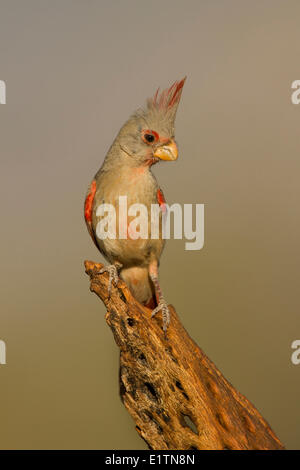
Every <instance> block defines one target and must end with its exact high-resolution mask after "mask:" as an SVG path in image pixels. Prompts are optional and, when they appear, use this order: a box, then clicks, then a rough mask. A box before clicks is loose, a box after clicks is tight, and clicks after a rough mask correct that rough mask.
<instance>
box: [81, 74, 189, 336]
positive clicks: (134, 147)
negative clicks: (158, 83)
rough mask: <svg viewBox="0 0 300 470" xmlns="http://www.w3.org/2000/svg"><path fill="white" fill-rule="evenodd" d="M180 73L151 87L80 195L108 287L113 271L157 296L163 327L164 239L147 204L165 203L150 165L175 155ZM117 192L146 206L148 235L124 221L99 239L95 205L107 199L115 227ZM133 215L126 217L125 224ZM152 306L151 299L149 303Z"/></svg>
mask: <svg viewBox="0 0 300 470" xmlns="http://www.w3.org/2000/svg"><path fill="white" fill-rule="evenodd" d="M184 82H185V78H184V79H183V80H181V81H179V82H175V83H174V84H173V85H172V86H171V87H170V88H168V89H166V90H164V91H162V92H161V93H159V90H157V92H156V93H155V95H154V97H153V98H152V99H148V100H147V107H146V108H145V109H140V110H138V111H136V112H135V113H134V114H133V115H132V116H131V117H130V118H129V119H128V121H127V122H126V123H125V124H124V126H123V127H122V128H121V130H120V131H119V133H118V135H117V137H116V139H115V140H114V142H113V144H112V146H111V148H110V149H109V151H108V153H107V155H106V158H105V160H104V162H103V165H102V167H101V168H100V170H99V171H98V172H97V174H96V175H95V178H94V179H93V181H92V183H91V185H90V187H89V190H88V194H87V196H86V199H85V213H84V215H85V221H86V224H87V227H88V230H89V233H90V235H91V237H92V239H93V240H94V242H95V244H96V246H97V248H98V249H99V250H100V252H101V253H102V254H103V255H104V257H105V258H106V259H107V260H108V261H109V263H110V265H109V266H107V267H105V268H103V269H102V270H101V272H104V271H108V273H109V292H110V289H111V285H112V282H114V283H117V281H118V272H119V273H120V276H121V278H122V279H123V280H124V281H125V282H126V284H127V285H128V287H129V289H130V291H131V292H132V294H133V295H134V297H135V298H136V299H137V300H138V301H140V302H141V303H143V304H145V305H148V306H150V305H151V300H152V299H153V298H154V294H155V298H156V308H155V309H154V310H153V312H152V315H155V314H156V313H158V312H159V311H161V312H162V318H163V328H164V331H166V329H167V327H168V324H169V322H170V314H169V309H168V306H167V304H166V302H165V299H164V297H163V295H162V291H161V289H160V286H159V282H158V265H159V258H160V256H161V253H162V250H163V247H164V240H163V238H162V231H161V228H160V230H159V237H158V239H151V233H150V227H151V222H150V215H151V204H157V203H158V204H159V205H160V207H161V209H162V210H163V208H164V203H165V201H164V197H163V193H162V191H161V190H160V188H159V186H158V184H157V181H156V178H155V177H154V175H153V173H152V171H151V167H152V165H153V164H155V163H157V162H158V161H160V160H168V161H173V160H176V159H177V156H178V150H177V145H176V143H175V140H174V121H175V115H176V111H177V107H178V103H179V101H180V97H181V93H182V87H183V85H184ZM119 196H127V205H128V207H130V205H131V204H135V203H141V204H144V205H145V206H146V207H147V209H148V217H149V220H148V222H149V224H148V227H149V237H148V239H142V238H138V239H132V238H131V236H130V233H128V232H129V231H128V227H126V233H127V235H128V236H127V238H126V239H124V238H122V239H120V238H119V231H117V237H116V239H109V238H106V239H102V238H99V236H97V230H96V228H97V224H98V223H99V221H100V220H101V216H99V215H97V208H98V207H99V205H101V204H104V203H105V204H112V205H113V206H114V208H115V211H116V221H117V224H116V225H117V227H119V225H118V223H119V212H120V208H119V202H118V201H119ZM131 220H132V217H131V218H130V217H128V224H129V223H130V221H131ZM154 306H155V303H154Z"/></svg>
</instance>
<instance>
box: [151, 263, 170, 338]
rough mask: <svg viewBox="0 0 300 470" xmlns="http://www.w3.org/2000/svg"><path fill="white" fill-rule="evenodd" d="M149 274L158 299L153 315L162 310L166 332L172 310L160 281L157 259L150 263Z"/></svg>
mask: <svg viewBox="0 0 300 470" xmlns="http://www.w3.org/2000/svg"><path fill="white" fill-rule="evenodd" d="M149 276H150V278H151V280H152V282H153V285H154V290H155V296H156V301H157V307H156V308H155V309H154V310H153V311H152V315H151V316H152V317H154V315H156V314H157V313H158V312H160V311H161V313H162V319H163V330H164V332H165V333H166V331H167V328H168V326H169V324H170V312H169V308H168V305H167V303H166V301H165V299H164V296H163V294H162V291H161V288H160V285H159V282H158V266H157V261H156V260H155V261H152V262H151V263H150V265H149Z"/></svg>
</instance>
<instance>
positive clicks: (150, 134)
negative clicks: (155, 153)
mask: <svg viewBox="0 0 300 470" xmlns="http://www.w3.org/2000/svg"><path fill="white" fill-rule="evenodd" d="M142 139H143V141H144V142H146V144H152V143H153V142H156V141H157V140H158V139H159V135H158V134H157V132H155V131H150V130H146V131H143V133H142Z"/></svg>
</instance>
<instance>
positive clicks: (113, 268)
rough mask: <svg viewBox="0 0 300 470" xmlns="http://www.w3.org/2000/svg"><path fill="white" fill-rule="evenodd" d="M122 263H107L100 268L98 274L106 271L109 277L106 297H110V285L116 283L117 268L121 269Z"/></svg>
mask: <svg viewBox="0 0 300 470" xmlns="http://www.w3.org/2000/svg"><path fill="white" fill-rule="evenodd" d="M121 267H122V264H120V263H115V264H109V265H108V266H104V267H103V268H102V269H100V271H99V274H102V273H108V274H109V279H108V297H110V294H111V287H112V284H113V283H114V285H115V286H116V285H117V284H118V280H119V273H118V271H119V269H121Z"/></svg>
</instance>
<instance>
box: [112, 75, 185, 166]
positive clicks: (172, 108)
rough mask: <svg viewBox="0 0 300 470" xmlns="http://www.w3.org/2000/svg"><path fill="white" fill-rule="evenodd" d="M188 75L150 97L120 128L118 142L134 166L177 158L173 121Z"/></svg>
mask: <svg viewBox="0 0 300 470" xmlns="http://www.w3.org/2000/svg"><path fill="white" fill-rule="evenodd" d="M184 82H185V78H184V79H183V80H181V81H179V82H175V83H173V85H172V86H171V87H170V88H168V89H166V90H163V91H162V92H159V89H158V90H157V92H156V93H155V95H154V97H153V98H150V99H148V100H147V107H146V108H145V109H139V110H138V111H136V112H135V113H134V114H133V115H132V116H131V117H130V118H129V120H128V121H127V122H126V123H125V124H124V126H123V127H122V129H121V130H120V132H119V134H118V136H117V139H116V142H115V143H117V144H118V145H119V146H120V148H121V149H122V151H123V152H125V154H126V155H127V157H128V158H130V159H131V160H130V162H131V163H132V164H134V165H137V166H140V165H149V166H150V165H152V164H154V163H156V162H158V161H159V160H169V161H172V160H176V159H177V157H178V149H177V145H176V142H175V135H174V133H175V131H174V122H175V116H176V111H177V107H178V104H179V101H180V97H181V93H182V88H183V85H184Z"/></svg>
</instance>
